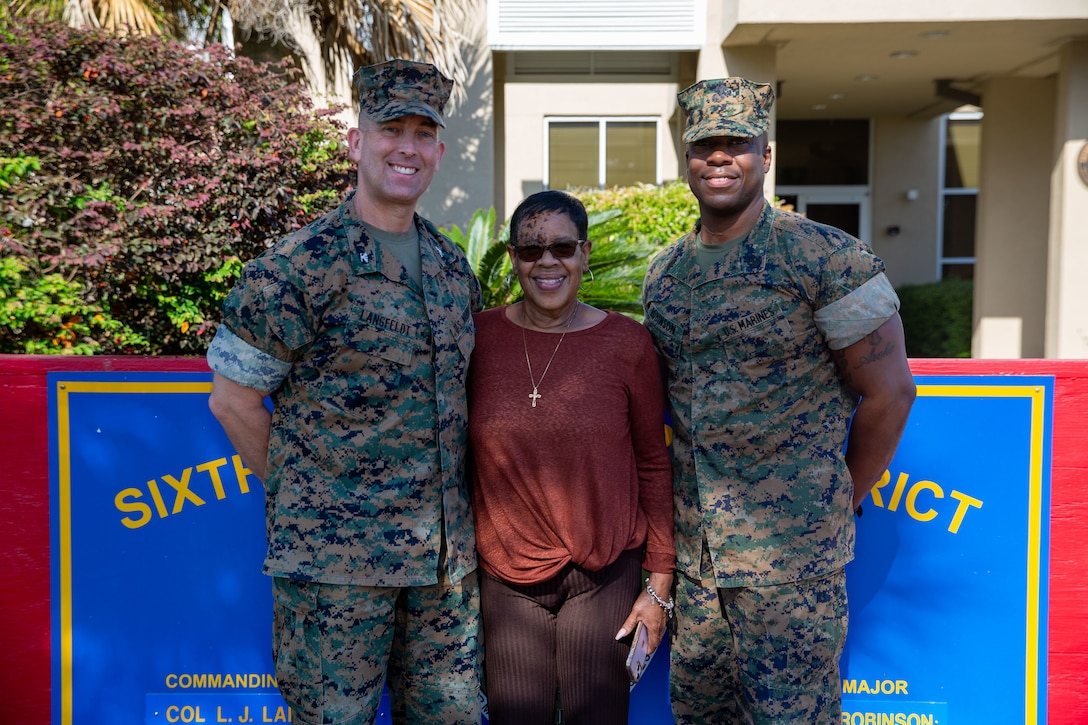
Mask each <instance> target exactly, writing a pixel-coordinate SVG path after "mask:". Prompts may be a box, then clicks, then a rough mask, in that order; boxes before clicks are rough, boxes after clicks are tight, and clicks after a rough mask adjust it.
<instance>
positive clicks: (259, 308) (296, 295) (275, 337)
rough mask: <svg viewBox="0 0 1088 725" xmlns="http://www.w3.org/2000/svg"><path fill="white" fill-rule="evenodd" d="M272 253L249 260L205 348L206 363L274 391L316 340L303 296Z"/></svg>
mask: <svg viewBox="0 0 1088 725" xmlns="http://www.w3.org/2000/svg"><path fill="white" fill-rule="evenodd" d="M284 261H285V260H283V259H282V258H279V257H278V256H277V255H276V254H275V253H269V254H266V255H265V256H262V257H259V258H257V259H255V260H253V261H252V262H251V263H250V264H249V265H247V267H246V268H245V270H244V271H243V273H242V278H241V279H240V280H239V282H238V284H236V285H235V286H234V288H233V289H232V290H231V292H230V294H229V295H227V299H226V300H225V301H224V303H223V322H222V324H221V325H220V326H219V329H218V330H217V331H216V334H215V339H214V340H213V341H212V344H211V345H210V346H209V348H208V365H209V366H210V367H211V368H212V370H214V371H216V372H217V373H219V374H220V375H223V376H224V377H227V378H230V379H231V380H233V381H234V382H236V383H239V384H240V385H245V386H246V387H250V388H255V389H257V390H276V389H277V388H278V387H279V386H280V384H281V383H282V382H283V381H284V379H285V378H286V377H287V375H288V373H289V372H290V370H291V366H292V365H293V364H294V363H295V362H296V361H297V360H298V359H299V357H300V354H301V351H302V350H303V349H304V348H305V347H306V346H307V345H308V344H310V343H311V342H312V341H313V339H314V332H313V329H314V321H313V319H312V315H311V314H309V312H308V309H309V306H308V304H307V301H306V297H305V296H304V295H303V294H301V293H300V292H299V288H298V287H297V286H296V285H294V284H292V283H291V282H290V281H281V280H283V279H285V278H286V279H290V277H289V275H290V274H291V270H290V269H289V268H288V267H287V266H286V265H285V264H284Z"/></svg>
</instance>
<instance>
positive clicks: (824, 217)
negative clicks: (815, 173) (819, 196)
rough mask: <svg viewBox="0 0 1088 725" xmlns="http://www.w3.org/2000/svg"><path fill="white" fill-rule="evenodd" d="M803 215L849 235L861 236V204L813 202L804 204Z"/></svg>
mask: <svg viewBox="0 0 1088 725" xmlns="http://www.w3.org/2000/svg"><path fill="white" fill-rule="evenodd" d="M805 216H807V217H808V218H809V219H811V220H812V221H814V222H821V223H823V224H830V225H831V226H833V227H838V228H839V229H841V230H843V231H844V232H846V233H847V234H850V235H851V236H855V237H860V236H861V205H860V204H856V203H851V202H845V203H842V204H813V203H812V202H809V203H808V204H807V205H806V206H805Z"/></svg>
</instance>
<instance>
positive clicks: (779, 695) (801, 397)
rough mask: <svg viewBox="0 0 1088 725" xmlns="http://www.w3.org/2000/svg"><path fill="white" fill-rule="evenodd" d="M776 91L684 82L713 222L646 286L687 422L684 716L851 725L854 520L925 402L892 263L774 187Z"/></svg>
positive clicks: (697, 166)
mask: <svg viewBox="0 0 1088 725" xmlns="http://www.w3.org/2000/svg"><path fill="white" fill-rule="evenodd" d="M773 99H774V95H773V92H772V91H771V89H770V87H769V86H768V85H766V84H756V83H751V82H750V81H747V80H744V79H740V78H727V79H721V80H714V81H704V82H701V83H697V84H695V85H694V86H692V87H690V88H688V89H686V90H685V91H683V92H681V93H680V95H679V100H680V104H681V107H682V108H683V109H684V110H685V112H686V113H687V114H688V129H687V131H686V132H685V134H684V141H685V142H686V143H687V144H688V154H687V158H688V177H689V178H688V180H689V184H690V185H691V188H692V192H693V193H694V194H695V196H696V198H697V199H698V200H699V203H700V221H699V223H698V224H697V225H696V227H695V229H694V230H693V231H692V232H690V233H689V234H687V235H686V236H685V237H683V238H682V239H680V240H679V241H678V242H677V243H675V244H674V245H672V246H671V247H669V248H668V249H667V250H665V251H664V252H663V253H662V254H661V255H660V256H658V257H657V258H656V259H655V260H654V261H653V262H652V263H651V266H650V270H649V272H648V274H647V278H646V283H645V287H644V292H643V303H644V307H645V312H646V326H647V327H648V328H649V330H650V332H651V334H652V335H653V338H654V341H655V344H656V346H657V349H658V351H659V353H660V355H661V357H662V358H663V360H664V362H665V364H666V368H667V386H668V393H669V401H670V410H671V415H672V424H673V431H674V439H673V444H672V452H673V472H674V473H673V482H674V504H675V510H676V549H677V570H678V572H680V573H681V576H679V577H678V578H677V579H678V582H677V602H676V611H677V618H678V634H677V637H676V640H675V641H674V643H673V646H672V649H671V653H672V654H671V658H672V659H671V666H672V669H671V675H670V682H671V692H672V698H673V711H674V715H675V718H676V722H677V723H678V724H680V725H684V724H687V723H713V724H715V725H718V724H721V723H744V722H754V723H787V722H789V723H806V725H807V724H810V723H828V724H830V723H838V722H839V720H840V718H841V682H840V678H839V671H838V660H839V657H840V655H841V652H842V647H843V643H844V641H845V637H846V625H847V602H846V587H845V578H844V574H843V567H844V566H845V564H846V563H847V562H848V561H849V560H850V559H851V558H852V556H853V548H854V521H853V511H854V508H855V506H856V504H857V503H858V502H859V501H860V499H861V498H863V497H864V496H865V495H866V494H867V492H868V490H869V488H871V486H872V484H873V483H875V482H876V480H877V479H878V478H879V475H880V473H882V472H883V470H884V467H886V465H887V464H888V462H889V461H890V459H891V456H892V454H893V453H894V449H895V446H896V444H897V443H898V440H899V436H900V434H901V433H902V429H903V426H904V425H905V422H906V416H907V413H908V412H909V409H910V403H911V402H912V401H913V397H914V383H913V379H912V378H911V375H910V371H909V368H908V367H907V364H906V357H905V352H904V347H903V339H902V325H901V323H900V322H899V318H898V312H897V309H898V299H897V297H896V295H895V292H894V291H893V290H892V288H891V285H890V284H889V282H888V280H887V278H886V277H885V275H884V271H883V270H884V266H883V263H882V262H881V261H880V259H878V258H877V257H876V256H874V255H873V253H872V252H871V250H870V249H869V248H868V246H867V245H865V244H863V243H861V242H860V241H858V240H857V239H854V238H853V237H850V236H849V235H847V234H846V233H844V232H842V231H840V230H838V229H835V228H833V227H829V226H826V225H823V224H818V223H816V222H813V221H810V220H808V219H805V218H803V217H801V216H799V215H796V214H791V213H786V212H782V211H778V210H776V209H774V208H772V207H771V206H770V205H769V204H768V203H767V202H766V201H765V199H764V198H763V194H762V186H763V179H764V174H765V173H766V171H767V170H768V169H769V165H770V148H769V146H768V145H767V142H766V135H765V134H766V129H767V116H768V112H769V109H770V107H771V104H772V103H773ZM859 394H860V395H863V396H864V400H865V402H864V403H863V404H862V405H861V406H859V405H858V403H859ZM866 406H869V407H866ZM855 411H856V412H857V416H856V417H855V423H854V429H853V430H852V431H851V432H850V454H849V455H847V456H844V455H843V452H842V451H843V448H844V445H845V444H846V442H847V431H848V426H849V423H850V418H851V415H853V414H855ZM881 416H883V420H875V419H877V418H880V417H881Z"/></svg>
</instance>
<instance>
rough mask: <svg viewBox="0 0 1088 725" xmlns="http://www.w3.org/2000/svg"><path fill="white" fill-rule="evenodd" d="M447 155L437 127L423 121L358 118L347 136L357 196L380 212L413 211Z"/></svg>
mask: <svg viewBox="0 0 1088 725" xmlns="http://www.w3.org/2000/svg"><path fill="white" fill-rule="evenodd" d="M445 152H446V146H445V144H443V143H442V142H441V141H439V139H438V124H437V123H435V122H434V121H433V120H431V119H430V118H427V117H426V116H401V117H400V118H394V119H392V120H390V121H381V122H375V121H371V120H370V119H368V118H366V116H362V115H361V116H360V117H359V127H358V128H353V129H351V130H349V131H348V155H349V156H350V158H351V160H352V161H354V162H356V163H357V164H358V165H359V171H358V184H357V193H358V194H360V195H362V196H363V198H364V200H365V201H366V202H367V204H368V205H370V206H375V207H379V208H380V207H382V206H385V205H393V206H398V207H410V208H411V209H412V210H413V211H414V209H415V205H416V202H417V201H419V197H421V196H422V195H423V192H425V191H426V190H427V187H429V186H430V185H431V179H433V178H434V174H435V172H436V171H438V166H439V163H440V162H441V161H442V156H443V155H444V154H445ZM379 226H380V225H379Z"/></svg>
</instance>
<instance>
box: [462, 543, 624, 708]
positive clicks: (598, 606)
mask: <svg viewBox="0 0 1088 725" xmlns="http://www.w3.org/2000/svg"><path fill="white" fill-rule="evenodd" d="M641 575H642V552H641V551H640V550H638V549H630V550H628V551H625V552H623V553H622V554H621V555H620V556H619V557H618V558H617V559H616V561H614V562H612V563H611V564H609V565H608V566H606V567H605V568H604V569H602V570H600V571H586V570H585V569H582V568H580V567H577V566H574V565H572V564H568V565H567V566H566V567H565V568H564V569H563V571H562V572H560V573H559V574H558V575H557V576H555V577H554V578H552V579H549V580H548V581H546V582H542V583H540V584H531V585H517V584H509V583H507V582H503V581H500V580H498V579H496V578H494V577H492V576H489V575H488V574H486V573H484V572H483V571H482V570H481V576H480V611H481V614H482V615H483V628H484V671H485V678H484V679H485V682H486V687H487V705H488V721H489V722H490V723H491V725H554V723H555V701H556V687H558V688H559V699H560V702H561V707H562V711H563V722H564V723H565V724H566V725H627V708H628V702H629V697H630V682H629V680H628V678H627V670H626V669H625V667H624V661H625V660H626V659H627V651H628V645H629V643H630V637H628V638H626V639H625V640H623V641H620V642H617V641H616V640H615V639H614V637H615V636H616V632H617V631H619V628H620V625H621V624H623V620H624V619H626V618H627V615H628V614H630V612H631V606H632V605H633V604H634V602H635V598H636V597H637V596H638V593H639V591H640V589H639V578H640V577H641Z"/></svg>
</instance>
